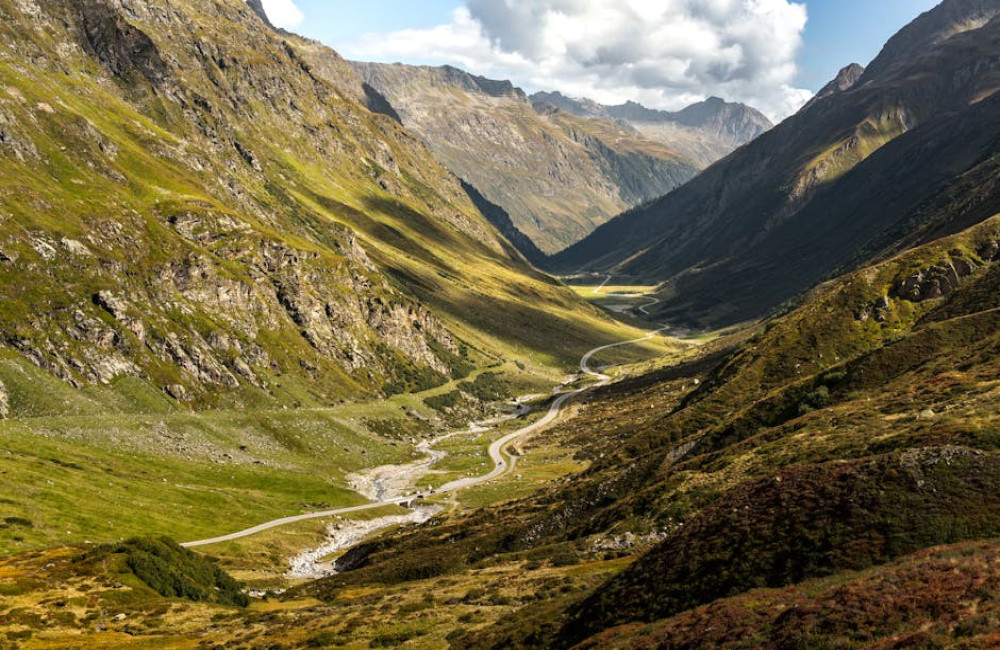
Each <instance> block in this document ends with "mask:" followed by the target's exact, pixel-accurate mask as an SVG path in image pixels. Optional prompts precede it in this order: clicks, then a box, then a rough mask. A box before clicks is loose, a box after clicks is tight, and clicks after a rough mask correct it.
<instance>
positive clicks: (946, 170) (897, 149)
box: [551, 0, 1000, 326]
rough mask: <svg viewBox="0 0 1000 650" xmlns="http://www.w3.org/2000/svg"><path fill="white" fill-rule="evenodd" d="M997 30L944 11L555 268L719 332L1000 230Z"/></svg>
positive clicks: (965, 0)
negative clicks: (633, 286)
mask: <svg viewBox="0 0 1000 650" xmlns="http://www.w3.org/2000/svg"><path fill="white" fill-rule="evenodd" d="M997 14H1000V3H997V2H972V1H970V0H949V1H948V2H945V3H943V4H942V5H940V6H939V7H938V8H936V9H934V10H933V11H931V12H929V13H928V14H925V15H924V16H922V17H921V18H919V19H918V20H917V21H915V22H914V23H912V24H911V25H910V26H908V27H907V28H905V29H904V30H903V31H902V32H901V33H900V34H899V35H898V36H897V37H895V38H894V39H893V40H892V41H890V42H889V44H888V45H887V46H886V48H885V50H884V51H883V52H882V54H880V55H879V57H878V58H877V59H876V60H875V61H874V62H873V63H872V64H871V65H870V66H869V67H868V68H867V69H866V70H865V72H864V73H863V75H861V77H860V78H859V79H857V81H856V82H855V83H854V84H853V85H851V84H849V83H847V82H849V81H850V76H851V75H852V74H854V73H856V72H857V71H856V70H854V71H851V70H850V69H849V70H848V71H847V73H846V76H847V78H846V79H842V81H844V82H845V85H847V88H846V89H845V90H843V91H839V92H835V93H833V94H829V95H828V96H826V97H823V98H821V99H818V100H817V101H815V102H813V103H811V104H810V105H809V106H807V107H805V108H804V109H803V110H802V111H800V112H799V113H798V114H796V115H795V116H793V117H791V118H789V119H788V120H786V121H785V122H783V123H782V124H781V125H779V126H778V127H776V128H775V129H773V130H772V131H770V132H768V133H766V134H764V135H763V136H761V137H760V138H759V139H757V140H755V141H754V142H752V143H751V144H750V145H748V146H746V147H744V148H742V149H740V150H739V151H737V152H735V153H734V154H732V155H731V156H729V157H727V158H726V159H724V160H722V161H720V162H719V163H717V164H716V165H714V166H712V167H711V168H709V169H708V170H706V171H705V172H704V173H702V174H701V175H700V176H698V177H697V178H696V179H694V180H693V181H692V182H690V183H688V184H687V185H685V186H683V187H682V188H680V189H678V190H676V191H675V192H672V193H671V194H670V195H668V196H666V197H664V198H662V199H659V200H657V201H655V202H652V203H650V204H648V205H645V206H642V207H641V208H638V209H636V210H634V211H632V212H630V213H626V214H624V215H621V216H619V217H618V218H616V219H614V220H613V221H612V222H610V223H609V224H606V225H605V226H604V227H601V228H599V229H598V230H597V231H596V232H595V233H594V234H593V235H592V236H591V237H589V238H588V239H587V240H584V241H583V242H580V243H579V244H577V245H575V246H574V247H572V248H571V249H569V250H567V251H565V252H564V253H561V254H560V255H558V256H557V257H555V258H554V260H553V261H552V263H551V266H552V268H555V269H559V270H561V271H564V272H569V271H574V270H579V269H589V270H593V271H600V272H604V273H614V274H616V275H621V276H623V277H627V278H629V280H628V281H623V284H628V283H666V285H665V287H664V295H665V297H666V301H665V303H663V305H662V306H661V307H660V315H662V316H664V317H668V318H674V319H682V320H687V321H690V322H694V323H698V324H701V325H706V326H712V325H719V324H725V323H733V322H737V321H740V320H744V319H748V318H755V317H758V316H760V315H762V314H764V313H767V312H768V311H769V310H772V309H774V308H775V307H777V306H778V305H780V304H782V303H783V302H785V301H787V300H788V299H790V298H792V297H793V296H795V295H797V294H799V293H800V292H802V291H804V290H806V289H808V288H809V287H811V286H813V285H815V284H816V283H817V282H819V281H822V280H823V279H825V278H828V277H830V276H831V275H832V274H835V273H836V272H838V270H840V271H842V270H846V269H850V268H852V267H855V266H856V265H858V264H860V263H863V262H865V261H866V260H873V259H879V258H880V257H883V256H886V255H891V254H892V253H894V252H896V251H898V250H900V249H901V247H902V246H905V245H911V244H912V243H914V242H919V241H928V238H929V237H932V236H938V237H939V236H942V235H945V234H948V233H952V232H956V231H957V230H958V229H961V228H962V227H965V226H967V225H969V224H970V223H972V222H975V221H976V220H977V219H981V218H983V217H984V216H988V215H990V214H992V208H993V207H995V205H996V200H997V199H996V194H995V192H994V189H993V183H992V182H991V181H990V180H989V179H990V178H991V171H990V170H991V169H992V168H993V167H994V165H995V156H996V155H997V153H1000V152H998V151H997V146H998V145H997V142H998V140H997V137H998V136H1000V133H998V126H997V122H996V121H995V120H993V119H992V118H991V117H990V116H991V115H992V114H994V113H993V112H994V111H995V110H996V103H997V101H998V100H997V98H996V97H995V96H994V93H995V91H996V89H997V88H998V87H1000V63H998V54H1000V51H998V49H997V46H996V39H997V36H998V35H1000V21H998V20H997V19H996V15H997ZM974 179H980V180H982V182H978V181H976V180H974Z"/></svg>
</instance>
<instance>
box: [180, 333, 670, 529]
mask: <svg viewBox="0 0 1000 650" xmlns="http://www.w3.org/2000/svg"><path fill="white" fill-rule="evenodd" d="M667 329H669V328H666V327H665V328H662V329H658V330H656V331H653V332H650V333H649V334H648V335H646V336H644V337H642V338H638V339H634V340H631V341H623V342H621V343H612V344H610V345H602V346H601V347H598V348H594V349H593V350H591V351H590V352H588V353H587V354H585V355H583V358H582V359H581V360H580V371H581V372H582V373H584V374H586V375H589V376H591V377H595V378H597V383H596V384H593V385H591V386H587V387H586V388H580V389H577V390H574V391H570V392H568V393H563V394H561V395H559V397H557V398H556V400H555V401H554V402H552V405H551V406H550V407H549V411H548V413H546V414H545V417H543V418H542V419H541V420H539V421H538V422H535V423H534V424H529V425H528V426H526V427H522V428H521V429H518V430H517V431H514V432H512V433H509V434H507V435H506V436H504V437H503V438H500V439H499V440H497V441H496V442H494V443H493V444H492V445H490V448H489V454H490V458H491V459H492V460H493V464H494V467H493V471H491V472H490V473H489V474H486V475H484V476H478V477H471V478H463V479H458V480H456V481H452V482H451V483H447V484H445V485H443V486H442V487H441V488H439V489H438V490H436V491H435V493H436V494H442V493H448V492H457V491H459V490H465V489H468V488H471V487H475V486H477V485H482V484H484V483H487V482H489V481H492V480H493V479H495V478H497V477H499V476H501V475H502V474H504V473H505V472H507V471H509V470H510V469H511V468H512V467H513V466H514V462H515V461H514V460H513V459H511V460H508V459H507V458H505V457H504V453H503V450H504V448H505V447H506V446H507V445H509V444H510V443H512V442H514V441H515V440H518V439H519V438H523V437H525V436H527V435H529V434H531V433H534V432H535V431H538V430H539V429H543V428H545V427H547V426H548V425H550V424H552V422H554V421H555V420H556V418H558V417H559V415H560V414H561V413H562V412H563V410H564V407H565V405H566V403H567V402H569V401H570V400H572V399H574V398H575V397H578V396H580V395H582V394H584V393H586V392H589V391H591V390H593V389H594V388H597V387H599V386H604V385H605V384H607V383H608V382H610V381H611V378H610V377H608V376H607V375H605V374H603V373H601V372H599V371H597V370H594V369H592V368H591V367H590V360H591V359H593V358H594V356H595V355H597V354H599V353H601V352H603V351H605V350H610V349H612V348H617V347H621V346H625V345H634V344H636V343H641V342H643V341H648V340H650V339H652V338H653V337H655V336H656V335H657V334H659V333H660V332H663V331H665V330H667ZM415 498H416V497H413V496H406V497H397V498H395V499H388V500H386V501H377V502H372V503H366V504H363V505H360V506H352V507H348V508H338V509H336V510H326V511H323V512H311V513H307V514H304V515H295V516H292V517H284V518H282V519H275V520H274V521H269V522H267V523H264V524H260V525H259V526H254V527H253V528H247V529H246V530H241V531H239V532H236V533H231V534H229V535H222V536H221V537H213V538H211V539H202V540H198V541H195V542H186V543H184V544H181V546H183V547H185V548H195V547H198V546H209V545H211V544H219V543H222V542H231V541H233V540H237V539H241V538H243V537H249V536H251V535H256V534H257V533H261V532H264V531H265V530H270V529H272V528H278V527H280V526H287V525H288V524H293V523H296V522H300V521H307V520H309V519H322V518H324V517H334V516H337V515H346V514H351V513H355V512H363V511H365V510H375V509H377V508H384V507H386V506H391V505H400V504H404V503H410V502H412V501H413V500H414V499H415Z"/></svg>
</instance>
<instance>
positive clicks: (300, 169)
mask: <svg viewBox="0 0 1000 650" xmlns="http://www.w3.org/2000/svg"><path fill="white" fill-rule="evenodd" d="M0 12H2V18H3V21H2V22H3V26H2V27H0V29H2V30H3V43H2V44H0V51H2V52H3V60H2V61H0V78H2V81H3V87H4V89H5V90H4V92H3V93H2V94H0V158H2V159H3V165H4V171H5V173H4V174H3V177H2V179H0V211H2V214H3V216H2V219H0V250H2V254H0V259H2V262H0V286H2V287H4V289H3V292H4V301H3V305H4V306H3V308H2V309H0V329H2V330H3V332H4V335H3V339H2V341H0V354H2V355H3V356H4V358H9V359H14V360H17V362H16V363H14V364H11V365H9V366H8V367H6V369H3V370H0V379H2V381H3V382H4V385H5V387H6V388H5V389H4V390H2V391H0V393H2V394H3V397H4V399H3V402H4V404H5V405H9V408H7V409H6V410H7V411H8V414H9V415H11V416H12V417H17V416H20V415H28V414H31V413H32V409H33V406H32V402H33V399H34V398H33V396H32V394H31V391H32V390H33V388H32V387H31V386H30V385H26V384H25V381H24V380H23V379H22V378H19V372H20V371H19V370H18V368H21V367H22V366H23V365H24V364H25V363H30V364H32V365H34V366H37V367H38V368H40V369H42V370H44V371H45V373H48V374H49V375H50V376H52V377H55V378H58V379H59V380H61V381H62V382H65V383H66V384H68V385H69V386H71V387H75V388H77V389H80V390H81V391H88V390H93V389H94V387H106V389H107V390H108V391H110V392H111V393H112V394H114V393H115V392H116V391H119V390H125V388H124V386H125V385H129V386H133V388H134V387H135V386H136V385H138V386H141V387H142V388H141V392H149V393H151V394H159V395H162V396H163V398H164V399H168V400H170V401H171V403H174V404H176V405H183V406H184V407H192V406H193V407H199V408H200V407H209V406H213V405H219V404H230V403H232V402H233V401H234V400H235V401H236V402H241V401H242V400H248V401H255V400H256V401H258V402H261V403H268V404H286V405H291V404H300V403H302V402H303V401H304V402H306V403H312V404H329V403H331V402H333V401H336V400H339V399H342V398H346V397H358V396H375V395H380V394H386V393H396V392H407V391H410V390H416V389H421V388H427V387H429V386H432V385H437V384H442V383H445V382H447V381H449V379H450V378H451V377H452V376H453V375H455V374H456V373H460V372H463V371H461V370H460V369H462V368H466V370H465V371H464V372H467V371H468V368H471V367H473V366H475V365H476V363H481V362H483V360H484V359H486V358H490V357H493V356H495V355H497V354H500V353H502V350H503V349H504V347H505V346H506V345H507V343H505V341H508V340H510V337H511V336H513V337H515V338H517V337H519V335H518V334H517V332H519V331H521V328H520V327H519V326H515V325H512V324H511V322H512V321H508V324H507V325H503V324H501V319H498V318H496V317H495V315H494V314H493V313H491V312H492V311H493V309H494V307H495V306H497V305H505V306H506V307H505V309H506V312H505V313H506V314H507V315H508V316H509V317H511V318H520V317H523V318H526V319H530V320H532V322H535V323H537V324H540V325H541V326H542V327H543V328H548V327H555V328H556V329H558V330H560V331H561V332H562V334H561V336H560V337H559V338H560V340H561V341H564V340H565V332H566V330H565V327H564V326H563V325H562V316H559V315H558V314H559V313H560V312H561V311H562V310H564V309H565V310H568V312H567V313H571V312H575V311H577V310H579V309H583V310H584V313H586V314H589V316H583V318H584V319H588V318H597V315H596V312H594V311H591V310H590V309H589V308H584V307H580V304H579V303H578V302H577V301H576V300H575V299H574V298H573V297H572V295H571V294H570V293H569V292H568V290H566V289H563V288H561V287H559V286H558V285H557V284H555V283H554V282H553V281H552V280H550V279H548V278H546V277H544V276H541V275H540V274H538V273H537V272H536V271H534V270H533V269H531V267H530V266H529V265H528V264H527V263H526V262H525V261H524V259H523V258H522V257H521V255H520V254H518V253H517V252H516V251H515V250H514V248H513V247H512V246H511V244H510V243H509V242H508V241H507V240H506V239H505V238H504V237H503V236H502V235H501V234H500V233H499V232H498V231H497V230H496V229H495V228H494V227H493V226H492V225H491V224H490V223H489V222H488V221H487V219H486V218H484V217H483V216H482V214H481V213H480V211H479V209H478V208H477V205H476V203H474V201H473V199H472V198H470V196H469V194H468V193H467V192H466V190H465V189H463V186H462V183H461V182H460V181H459V180H458V179H457V178H455V177H454V176H453V175H452V174H450V173H449V172H448V171H447V170H445V169H444V168H443V167H442V166H440V165H439V164H437V163H436V162H435V161H434V158H433V156H432V155H431V154H430V153H429V152H428V151H427V150H426V149H425V147H424V146H423V145H422V144H421V143H420V142H419V141H417V140H416V139H414V138H413V137H412V136H411V135H410V134H408V133H407V132H406V131H405V130H404V128H403V127H402V126H401V125H400V124H399V123H398V121H396V120H394V119H392V118H391V117H386V116H383V115H378V114H373V113H372V112H370V111H369V110H368V109H367V108H366V107H365V104H366V103H367V104H371V103H372V102H373V101H375V100H377V96H376V95H374V94H370V95H365V94H364V93H363V86H362V83H361V82H360V80H358V79H357V77H356V75H354V73H353V71H352V70H351V68H350V67H349V66H347V65H346V64H342V65H340V66H339V68H336V66H335V65H334V64H333V63H331V64H330V65H328V66H327V67H326V68H324V69H322V70H317V69H314V68H313V67H312V66H311V65H310V64H309V63H307V58H306V57H307V56H310V55H312V54H315V52H316V50H317V49H318V47H319V46H318V45H316V44H314V43H309V42H306V41H304V40H302V39H297V38H294V37H291V36H290V35H285V34H282V33H279V32H275V31H274V30H273V29H272V28H271V27H270V25H269V24H267V23H265V22H263V21H262V18H261V16H260V15H259V13H260V7H259V5H251V6H248V5H247V4H245V3H244V2H242V1H241V0H225V1H223V2H207V1H204V0H186V1H185V2H182V3H173V2H165V1H163V2H130V1H127V2H124V3H122V2H114V1H111V0H74V1H73V2H56V1H55V0H26V1H20V0H19V1H18V2H13V1H11V0H4V1H2V2H0ZM299 48H301V49H299ZM338 58H339V57H337V55H336V54H335V53H332V52H329V53H328V60H329V61H334V62H335V61H337V60H338ZM341 61H342V60H341ZM333 69H336V70H337V73H338V74H339V75H340V77H336V76H335V75H334V74H333V73H332V72H331V70H333ZM324 73H325V74H324ZM340 82H342V83H340ZM356 88H360V89H362V90H361V91H356V90H355V89H356ZM470 277H474V278H476V281H475V282H472V283H470V282H469V281H468V278H470ZM527 296H530V298H529V297H527ZM541 296H544V298H541V302H539V300H540V297H541ZM550 299H551V300H553V301H554V302H552V303H551V304H548V301H549V300H550ZM543 303H544V304H543ZM552 308H554V311H553V309H552ZM573 318H574V319H575V318H576V317H573ZM553 319H554V320H553ZM459 332H461V334H459ZM586 336H588V335H585V337H586ZM528 344H529V345H534V344H531V343H528ZM537 344H538V345H543V346H545V347H546V349H549V348H548V344H547V343H543V342H541V341H538V342H537ZM559 345H561V344H559ZM570 345H571V346H572V345H573V344H570ZM576 345H580V346H582V347H585V346H586V343H585V342H583V341H579V340H578V341H577V343H576ZM557 354H559V353H558V352H557ZM567 356H568V357H570V358H571V357H573V356H575V351H574V352H573V353H571V354H569V355H567ZM477 360H478V361H477ZM490 363H492V362H490ZM129 390H131V389H129ZM293 396H294V397H293ZM95 408H97V407H96V405H95ZM116 408H117V407H116Z"/></svg>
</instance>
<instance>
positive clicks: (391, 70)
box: [351, 62, 771, 257]
mask: <svg viewBox="0 0 1000 650" xmlns="http://www.w3.org/2000/svg"><path fill="white" fill-rule="evenodd" d="M351 65H352V66H353V67H354V69H355V70H356V71H357V73H358V74H359V75H360V77H361V79H362V80H363V81H364V84H365V87H366V88H369V89H370V90H369V93H371V92H376V93H378V95H380V96H382V97H384V98H385V99H386V100H387V101H388V104H389V105H390V106H391V107H392V112H393V114H395V115H396V116H397V117H398V118H399V119H400V120H401V121H402V123H403V124H404V126H406V127H407V128H408V129H410V130H411V131H412V132H414V133H415V134H417V135H418V136H420V138H421V139H423V140H424V142H425V143H426V144H427V146H428V147H429V148H430V149H431V150H432V151H433V152H434V154H435V155H436V156H437V157H438V159H439V160H441V162H442V163H444V165H445V166H446V167H447V168H448V169H450V170H451V171H452V172H454V173H455V174H457V175H458V176H460V177H461V178H463V179H464V180H465V181H467V182H468V183H469V184H470V185H471V186H473V187H475V189H476V190H477V191H479V192H481V194H482V196H483V197H485V198H486V199H488V200H489V201H491V202H492V203H494V204H496V205H498V206H500V207H502V208H503V209H504V210H505V211H506V212H507V213H508V214H509V215H510V218H511V221H512V222H513V224H514V225H515V226H516V227H517V229H519V230H520V231H521V232H523V233H524V234H525V235H526V236H527V237H528V238H529V239H530V240H531V241H532V242H533V243H534V244H536V245H537V246H538V248H540V249H541V250H542V251H543V252H545V253H555V252H557V251H559V250H561V249H563V248H565V247H566V246H568V245H570V244H572V243H574V242H576V241H578V240H579V239H582V238H583V237H585V236H586V235H587V234H589V233H590V232H591V231H592V230H593V229H594V228H595V227H596V226H597V225H599V224H601V223H604V222H605V221H606V220H607V219H609V218H611V217H612V216H614V215H615V214H618V213H620V212H621V211H622V210H625V209H627V208H630V207H633V206H635V205H638V204H641V203H643V202H645V201H648V200H651V199H654V198H656V197H658V196H662V195H663V194H665V193H667V192H669V191H670V190H672V189H674V188H676V187H678V186H680V185H682V184H683V183H685V182H686V181H688V180H690V179H691V178H692V177H694V176H695V174H697V173H698V172H699V171H700V170H701V169H703V168H704V167H705V166H706V165H708V164H710V163H712V162H714V161H715V160H718V159H719V158H721V157H722V156H724V155H726V154H728V153H729V152H730V151H732V150H733V149H734V148H736V147H738V146H740V145H742V144H744V143H746V142H748V141H749V140H752V139H753V138H755V137H757V136H758V135H760V134H761V133H763V132H764V131H766V130H767V129H768V128H770V127H771V123H770V122H769V121H768V120H767V118H765V117H764V116H763V115H761V114H760V113H759V112H757V111H755V110H753V109H751V108H748V107H746V106H742V105H738V104H727V103H725V102H723V101H722V100H719V99H712V100H709V101H707V102H704V103H702V104H698V105H696V106H692V107H690V108H688V109H685V110H684V111H681V112H679V113H666V112H662V111H653V110H650V109H647V108H644V107H642V106H639V105H638V104H626V105H624V106H620V107H605V106H600V105H598V104H596V103H594V102H592V101H589V100H571V99H568V98H566V97H563V96H562V95H560V94H558V93H550V94H544V93H542V94H537V95H534V96H532V97H528V96H527V95H526V94H525V93H524V92H523V91H522V90H521V89H519V88H517V87H515V86H514V85H513V84H512V83H511V82H509V81H497V80H492V79H486V78H484V77H478V76H475V75H472V74H469V73H467V72H464V71H462V70H459V69H457V68H453V67H450V66H444V67H439V68H432V67H420V66H408V65H401V64H394V65H387V64H377V63H357V62H356V63H352V64H351ZM522 250H524V249H522ZM526 254H527V255H528V256H529V257H531V255H532V253H531V252H530V251H527V252H526Z"/></svg>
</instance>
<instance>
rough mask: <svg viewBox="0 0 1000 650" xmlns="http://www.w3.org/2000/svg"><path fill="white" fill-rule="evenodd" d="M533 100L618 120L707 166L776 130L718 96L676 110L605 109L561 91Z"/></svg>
mask: <svg viewBox="0 0 1000 650" xmlns="http://www.w3.org/2000/svg"><path fill="white" fill-rule="evenodd" d="M531 101H532V103H533V104H534V105H535V106H536V107H542V106H545V105H546V104H550V105H552V106H556V107H558V108H560V109H562V110H564V111H567V112H569V113H573V114H574V115H578V116H580V117H590V118H605V119H612V120H616V121H618V122H619V123H621V124H623V125H625V126H628V127H630V128H632V129H634V130H636V131H638V132H639V133H641V134H642V135H643V136H645V137H647V138H649V139H650V140H654V141H657V142H661V143H663V144H665V145H667V146H670V147H671V148H673V149H676V150H678V151H680V152H681V153H682V154H684V156H685V157H687V158H690V159H693V160H697V161H698V162H699V163H701V164H703V165H705V166H708V165H711V164H712V163H714V162H715V161H717V160H719V159H720V158H724V157H725V156H727V155H728V154H730V153H731V152H732V151H733V150H734V149H737V148H739V147H741V146H742V145H744V144H746V143H747V142H750V141H751V140H754V139H756V138H757V137H759V136H760V135H762V134H764V133H766V132H767V131H768V130H770V129H771V128H772V127H773V126H774V125H773V124H772V123H771V121H770V120H769V119H767V117H766V116H765V115H764V114H762V113H761V112H760V111H758V110H756V109H754V108H751V107H750V106H747V105H745V104H732V103H729V102H726V101H724V100H722V99H719V98H718V97H710V98H709V99H707V100H705V101H703V102H699V103H697V104H693V105H691V106H688V107H687V108H685V109H683V110H681V111H676V112H669V111H659V110H655V109H651V108H646V107H645V106H643V105H642V104H637V103H635V102H627V103H625V104H622V105H620V106H605V105H603V104H598V103H597V102H594V101H591V100H587V99H571V98H569V97H566V96H565V95H563V94H561V93H559V92H553V93H545V92H541V93H535V94H534V95H532V96H531Z"/></svg>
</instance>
